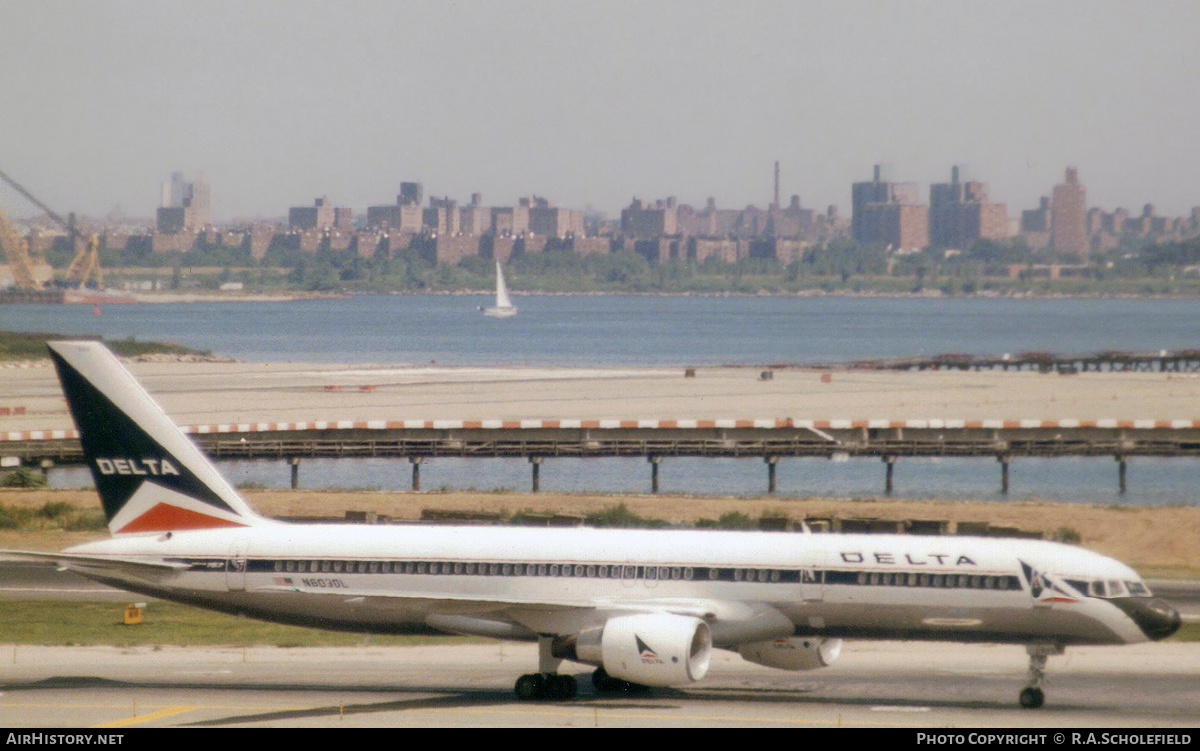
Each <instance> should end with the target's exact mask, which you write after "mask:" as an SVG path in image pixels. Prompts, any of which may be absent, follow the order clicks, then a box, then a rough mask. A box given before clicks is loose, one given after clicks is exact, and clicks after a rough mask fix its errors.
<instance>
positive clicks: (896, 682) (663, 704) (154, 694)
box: [0, 642, 1200, 729]
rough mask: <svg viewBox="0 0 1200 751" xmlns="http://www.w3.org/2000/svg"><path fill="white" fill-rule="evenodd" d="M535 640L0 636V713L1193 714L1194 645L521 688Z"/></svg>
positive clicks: (13, 721) (921, 650) (920, 647)
mask: <svg viewBox="0 0 1200 751" xmlns="http://www.w3.org/2000/svg"><path fill="white" fill-rule="evenodd" d="M535 653H536V648H535V647H534V646H533V645H531V644H513V643H487V644H481V645H454V646H445V647H441V646H422V647H388V648H382V647H374V646H371V645H369V644H367V645H364V646H362V647H358V648H321V649H277V648H252V649H247V650H242V649H219V648H181V647H163V648H151V647H139V648H136V649H122V648H115V647H86V648H85V647H76V648H70V647H26V646H18V647H13V646H11V645H9V646H4V647H0V726H5V727H10V728H22V727H36V728H55V727H91V728H133V727H168V726H169V727H246V726H254V727H345V728H352V727H397V726H404V727H420V726H438V727H514V726H516V727H688V728H695V727H804V728H836V727H843V728H846V727H870V728H879V727H888V728H906V729H928V728H956V727H957V728H963V727H970V728H1056V729H1062V728H1118V727H1121V728H1124V727H1165V728H1181V727H1197V726H1198V725H1200V681H1197V680H1196V675H1197V674H1200V649H1198V648H1197V647H1196V646H1195V645H1193V644H1181V643H1165V644H1147V645H1137V646H1130V647H1112V648H1098V647H1093V648H1076V649H1069V650H1068V651H1067V653H1066V654H1065V655H1063V656H1061V657H1056V658H1052V659H1051V660H1050V664H1049V668H1048V682H1047V685H1046V689H1047V702H1046V706H1045V707H1043V708H1042V709H1040V710H1024V709H1020V708H1019V707H1018V706H1017V692H1018V691H1019V690H1020V688H1021V687H1022V685H1023V681H1024V674H1025V667H1026V659H1027V658H1026V656H1025V653H1024V651H1023V650H1022V649H1021V648H1020V647H1008V646H1006V647H988V646H963V645H954V644H915V645H914V644H908V643H906V644H899V643H892V642H876V643H868V642H855V643H848V644H847V646H846V649H845V650H844V651H843V656H842V658H841V659H839V660H838V662H836V663H834V665H832V666H831V667H829V668H825V669H823V670H819V671H812V672H805V673H787V672H782V671H776V670H771V669H768V668H763V667H759V666H755V665H751V664H749V663H746V662H744V661H742V660H741V659H740V658H739V657H738V656H736V655H732V654H729V653H726V652H719V653H718V654H717V655H716V657H715V658H714V664H713V667H712V669H711V670H710V672H709V675H708V676H707V677H706V678H705V679H704V680H703V681H701V682H699V683H697V684H695V685H694V686H692V687H689V688H686V689H680V690H675V689H658V690H652V691H650V692H648V693H645V694H636V695H627V696H618V697H600V696H597V695H596V694H595V693H594V692H593V691H592V689H591V685H590V680H589V679H588V675H589V672H588V671H585V669H584V668H583V667H582V666H577V665H572V664H570V663H567V664H565V666H564V669H567V668H574V669H573V670H568V672H577V673H578V675H579V680H580V689H581V691H580V696H579V697H578V698H577V699H575V700H572V701H568V702H535V703H524V702H520V701H518V700H517V699H516V698H515V697H514V696H513V694H512V683H513V681H514V680H515V679H516V677H517V676H518V675H520V674H521V673H524V672H528V671H531V670H533V669H534V667H535V665H536V655H535Z"/></svg>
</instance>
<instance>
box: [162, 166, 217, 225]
mask: <svg viewBox="0 0 1200 751" xmlns="http://www.w3.org/2000/svg"><path fill="white" fill-rule="evenodd" d="M161 195H162V198H161V205H160V206H159V208H158V217H157V222H156V225H157V227H158V231H159V232H161V233H163V234H165V235H173V234H178V233H180V232H197V231H199V230H201V229H204V228H205V227H211V226H212V224H213V212H212V193H211V190H210V188H209V186H208V183H207V182H205V181H204V173H203V172H201V173H200V174H199V176H197V177H196V181H195V182H193V183H189V182H185V181H184V179H183V173H182V172H173V173H172V174H171V179H170V180H169V181H167V182H164V183H163V184H162V193H161Z"/></svg>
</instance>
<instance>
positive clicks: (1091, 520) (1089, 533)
mask: <svg viewBox="0 0 1200 751" xmlns="http://www.w3.org/2000/svg"><path fill="white" fill-rule="evenodd" d="M246 496H247V499H248V500H249V502H250V504H251V505H252V506H254V508H256V509H257V510H259V511H260V512H262V513H263V514H266V515H268V516H288V517H339V518H340V517H344V516H345V512H346V511H366V512H375V513H376V514H380V515H387V516H390V517H391V518H393V519H406V520H415V519H419V518H420V517H421V514H422V512H423V511H424V510H425V509H446V510H458V511H471V512H507V513H513V512H516V511H521V510H526V509H532V510H534V511H550V512H558V513H564V514H575V515H580V516H582V515H585V514H588V513H591V512H593V511H600V510H603V509H606V508H609V507H612V506H616V505H618V504H625V505H626V506H627V507H628V508H629V509H630V510H631V511H633V512H635V513H637V514H639V515H641V516H644V517H649V518H655V519H665V520H667V521H670V522H674V523H692V522H695V521H697V520H698V519H705V518H707V519H717V518H719V517H720V516H721V515H722V514H724V513H726V512H729V511H740V512H742V513H744V514H746V515H748V516H750V517H752V518H758V517H759V516H761V515H763V514H764V513H765V512H771V513H772V514H780V515H785V516H788V517H790V518H792V519H804V518H807V517H830V516H833V517H838V518H863V517H875V518H881V519H897V520H901V519H939V520H949V521H955V522H960V521H987V522H990V523H992V524H993V525H999V526H1008V527H1017V528H1020V529H1023V530H1030V531H1040V532H1044V533H1046V534H1047V535H1049V534H1052V533H1054V532H1055V531H1056V530H1058V529H1060V528H1062V527H1069V528H1071V529H1073V530H1075V531H1077V532H1078V533H1079V534H1080V536H1081V538H1082V544H1083V545H1084V546H1085V547H1087V548H1089V549H1091V550H1095V551H1098V552H1101V553H1104V554H1106V555H1110V556H1113V557H1115V558H1117V559H1119V560H1122V561H1125V562H1126V563H1128V564H1130V565H1131V566H1133V567H1134V568H1136V569H1138V571H1140V572H1141V573H1142V574H1143V575H1145V576H1153V577H1186V578H1190V577H1195V576H1198V575H1200V508H1198V507H1195V506H1180V507H1174V506H1168V507H1164V506H1155V507H1128V506H1117V505H1113V506H1104V505H1094V504H1082V503H1070V504H1066V503H1052V502H1039V501H1013V502H1003V501H996V502H987V501H966V500H961V501H954V500H944V501H941V500H939V501H913V500H887V499H829V498H821V499H793V498H789V499H779V498H711V497H695V496H673V495H615V494H565V493H518V492H502V493H480V492H445V493H443V492H422V493H412V492H392V491H311V490H305V491H290V490H287V491H284V490H268V491H247V492H246ZM49 501H65V502H68V503H71V504H74V505H76V506H79V507H82V508H89V507H93V506H96V505H97V504H98V501H97V499H96V496H95V494H94V492H92V491H88V490H5V491H0V503H4V504H8V505H20V506H25V507H31V508H37V507H40V506H42V505H43V504H45V503H47V502H49ZM105 534H106V533H105V532H62V531H51V530H47V531H22V532H16V531H11V530H0V548H25V549H31V548H32V549H39V550H59V549H62V548H64V547H67V546H69V545H72V544H78V543H81V542H85V541H87V540H91V539H97V538H99V537H103V536H105Z"/></svg>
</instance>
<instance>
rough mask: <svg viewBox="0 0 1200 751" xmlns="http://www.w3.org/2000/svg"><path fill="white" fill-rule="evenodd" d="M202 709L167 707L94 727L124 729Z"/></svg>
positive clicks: (197, 707)
mask: <svg viewBox="0 0 1200 751" xmlns="http://www.w3.org/2000/svg"><path fill="white" fill-rule="evenodd" d="M201 708H202V707H199V706H190V707H167V708H166V709H160V710H159V711H157V712H151V713H150V714H139V715H134V716H133V717H126V718H125V719H123V720H113V721H112V722H104V723H101V724H99V725H92V727H94V728H123V727H128V726H129V725H138V724H140V723H143V722H151V721H153V720H158V719H161V718H163V717H170V716H171V715H176V714H183V713H184V712H194V711H195V710H197V709H201Z"/></svg>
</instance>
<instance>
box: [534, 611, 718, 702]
mask: <svg viewBox="0 0 1200 751" xmlns="http://www.w3.org/2000/svg"><path fill="white" fill-rule="evenodd" d="M553 653H554V656H556V657H563V658H566V659H570V660H576V661H578V662H584V663H589V664H591V665H599V666H602V667H603V668H604V671H605V672H606V673H608V674H609V675H610V676H612V677H613V678H620V679H622V680H626V681H629V682H631V683H637V684H641V685H643V686H679V685H683V684H686V683H692V682H694V681H698V680H700V679H701V678H703V677H704V675H705V674H706V673H707V672H708V663H709V659H710V658H711V656H712V634H711V633H710V632H709V629H708V624H707V623H705V622H704V621H702V620H700V619H699V618H692V617H689V616H683V615H673V614H670V613H643V614H638V615H624V616H618V617H616V618H610V619H609V620H608V621H606V622H605V623H604V625H603V626H601V627H599V628H593V629H588V630H586V631H583V632H581V633H579V634H577V635H576V636H573V637H569V638H567V639H563V640H561V641H557V642H556V643H555V644H554V648H553Z"/></svg>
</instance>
